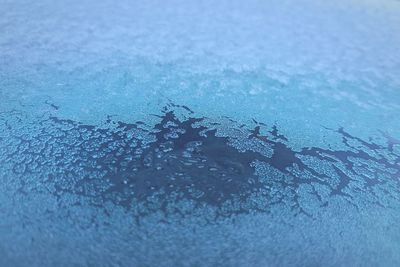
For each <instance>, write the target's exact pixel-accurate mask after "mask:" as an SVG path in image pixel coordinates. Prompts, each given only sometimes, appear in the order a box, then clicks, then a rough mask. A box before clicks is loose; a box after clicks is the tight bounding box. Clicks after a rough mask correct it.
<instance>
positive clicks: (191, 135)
mask: <svg viewBox="0 0 400 267" xmlns="http://www.w3.org/2000/svg"><path fill="white" fill-rule="evenodd" d="M176 111H179V112H178V113H179V114H182V113H186V115H185V116H182V115H181V116H180V118H178V117H177V116H176V115H175V113H176ZM9 115H10V114H7V115H6V116H4V115H3V116H2V117H3V118H2V119H3V122H4V123H3V125H4V126H5V128H4V129H6V133H7V132H9V137H8V141H9V142H14V144H13V145H9V146H3V147H2V152H3V157H2V159H1V160H2V162H8V163H11V166H12V168H13V169H12V173H13V175H14V177H15V178H14V179H18V180H19V181H20V183H21V186H20V188H19V189H18V190H19V191H21V192H26V194H28V192H29V191H30V190H32V186H33V185H32V184H30V183H29V182H27V181H26V178H27V177H29V176H34V177H37V178H36V180H35V181H34V183H35V184H36V186H35V188H34V190H35V191H36V190H37V191H46V190H48V191H49V192H51V193H52V194H53V195H54V196H55V197H57V198H59V199H61V200H62V199H63V197H64V196H65V195H76V196H82V197H84V198H85V199H86V200H85V201H89V202H90V203H91V205H94V206H96V207H99V208H101V207H102V205H105V203H107V202H111V203H113V204H114V205H118V206H121V207H123V208H124V209H126V210H127V211H128V212H130V213H132V215H133V216H134V217H135V218H136V219H137V220H140V219H141V218H142V217H145V216H146V215H149V214H151V213H153V212H162V213H163V214H164V215H165V216H168V215H171V214H180V215H182V216H187V215H190V214H191V213H192V212H193V210H196V209H202V208H204V207H207V206H209V207H212V208H213V209H215V218H218V217H220V216H222V217H230V216H232V215H235V214H247V213H255V212H256V213H258V212H261V213H263V212H264V213H266V212H268V211H269V210H270V208H271V206H273V205H279V204H285V205H287V204H288V203H290V204H289V206H290V207H291V209H292V210H293V211H294V214H299V213H302V214H305V215H307V216H309V217H312V216H313V214H312V213H313V212H312V211H311V212H310V211H305V210H304V209H303V207H302V205H301V204H300V203H299V202H298V198H299V197H301V193H300V192H299V188H300V187H301V186H303V185H310V186H312V188H313V189H312V192H311V194H313V195H315V196H316V197H317V200H316V201H315V202H316V204H317V206H320V207H324V206H326V205H328V204H329V201H330V198H331V197H333V196H340V197H342V198H343V199H345V200H346V201H347V202H348V203H349V204H351V205H354V206H358V205H359V204H360V203H358V200H357V199H358V196H359V195H360V194H365V195H366V196H367V197H368V195H370V196H369V197H368V198H370V199H371V201H372V202H376V203H377V204H380V205H383V204H382V203H380V202H381V199H380V198H381V197H382V196H385V198H386V197H388V196H389V197H391V198H393V199H397V198H398V193H399V188H400V186H399V183H400V179H399V177H400V157H399V155H398V154H397V153H396V152H395V151H394V149H393V148H394V147H395V146H398V145H399V142H398V140H396V139H394V138H391V137H388V136H387V135H385V138H386V139H387V146H384V145H379V144H376V143H374V142H373V141H370V140H369V141H366V140H363V139H361V138H358V137H355V136H352V135H351V134H349V133H347V132H346V131H345V130H344V129H343V128H340V129H338V130H335V131H334V132H336V134H337V135H339V136H340V137H341V139H342V144H343V149H341V150H332V149H326V148H319V147H304V148H302V149H300V150H293V149H291V148H290V146H288V141H289V140H288V138H287V137H285V136H284V135H282V134H280V132H279V129H278V128H277V126H272V127H268V126H267V125H265V124H263V123H260V122H256V121H254V122H253V124H255V125H253V126H251V125H240V126H238V124H237V123H235V121H234V120H233V119H228V120H226V121H225V122H223V123H222V122H218V121H217V120H212V119H210V118H202V117H196V116H195V114H194V113H193V112H192V111H191V110H190V109H189V108H188V107H184V108H183V107H180V106H178V105H173V104H171V105H169V107H166V108H164V109H163V111H162V112H160V115H153V116H155V117H156V118H157V119H158V120H159V122H158V123H156V124H155V125H146V123H144V122H136V123H127V122H122V121H114V120H113V119H112V116H109V117H108V119H106V120H105V124H103V125H102V126H96V125H87V124H83V123H80V122H76V121H73V120H68V119H60V118H57V117H56V116H53V115H50V116H49V117H48V118H46V119H43V120H42V121H38V122H36V124H37V125H40V126H39V127H38V128H37V129H36V131H35V132H34V134H33V135H31V133H30V134H29V135H30V136H29V135H22V136H15V134H14V133H13V126H11V125H10V124H9V123H8V120H11V119H10V118H7V116H9ZM206 121H207V122H206ZM21 122H22V121H21ZM222 125H223V126H224V127H228V128H231V129H232V130H234V131H238V132H240V133H241V135H240V136H239V137H229V136H224V135H223V134H222V135H221V134H218V133H219V132H221V126H222ZM252 128H253V129H252ZM261 129H262V131H263V132H265V133H264V134H262V133H261ZM332 131H333V130H332ZM28 136H29V137H28ZM3 142H4V141H3ZM237 144H247V145H245V146H240V145H239V146H238V145H237ZM255 144H256V145H255ZM310 163H314V164H310ZM315 163H319V165H315ZM322 165H325V167H324V168H323V167H321V166H322ZM327 166H328V167H329V168H327ZM327 169H328V171H327ZM371 171H372V172H371ZM28 180H29V179H28ZM38 182H39V183H38ZM319 186H322V187H323V188H324V190H322V191H324V192H323V193H321V192H320V191H321V189H319ZM392 187H393V188H392ZM374 188H376V189H374ZM387 188H391V189H390V190H391V191H388V189H387ZM377 190H378V191H377ZM379 192H381V193H379ZM322 194H324V195H325V196H324V197H323V196H322ZM381 195H382V196H381ZM183 202H190V203H191V205H192V208H190V209H187V208H184V209H182V208H180V206H179V205H177V203H183ZM361 204H362V203H361ZM364 204H365V203H364Z"/></svg>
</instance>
